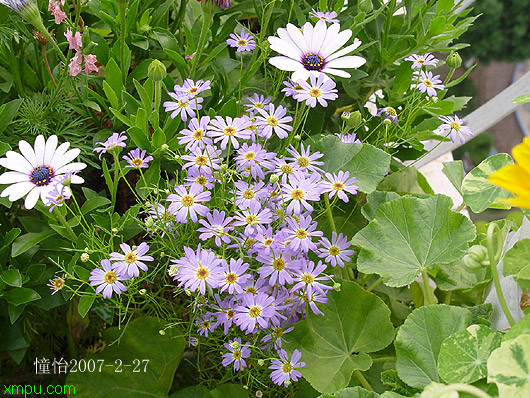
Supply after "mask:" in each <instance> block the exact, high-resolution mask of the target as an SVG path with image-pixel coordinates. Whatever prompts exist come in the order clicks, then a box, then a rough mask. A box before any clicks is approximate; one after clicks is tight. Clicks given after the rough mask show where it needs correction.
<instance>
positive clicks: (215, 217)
mask: <svg viewBox="0 0 530 398" xmlns="http://www.w3.org/2000/svg"><path fill="white" fill-rule="evenodd" d="M232 220H233V217H226V218H225V212H224V211H221V212H220V211H219V210H217V209H214V210H213V214H212V213H207V214H206V220H204V219H203V220H199V223H200V224H202V225H204V227H202V228H199V229H197V232H202V233H201V234H200V235H199V239H200V240H208V239H210V238H211V237H213V236H215V244H216V245H217V247H220V246H221V245H222V243H223V242H224V243H230V237H229V236H227V233H228V231H230V230H231V228H230V227H228V224H230V222H231V221H232Z"/></svg>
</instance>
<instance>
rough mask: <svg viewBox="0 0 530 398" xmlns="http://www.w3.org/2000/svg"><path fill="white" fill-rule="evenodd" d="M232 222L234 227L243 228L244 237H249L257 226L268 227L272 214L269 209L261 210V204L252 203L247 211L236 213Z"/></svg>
mask: <svg viewBox="0 0 530 398" xmlns="http://www.w3.org/2000/svg"><path fill="white" fill-rule="evenodd" d="M235 219H236V220H237V221H235V222H234V226H235V227H243V226H244V227H245V235H246V236H247V237H251V236H252V235H254V233H255V232H256V231H257V228H258V226H260V225H268V224H270V223H271V222H272V213H271V211H270V210H269V209H261V204H259V203H256V202H253V203H251V204H250V207H249V208H248V209H244V210H243V211H240V212H237V213H236V217H235Z"/></svg>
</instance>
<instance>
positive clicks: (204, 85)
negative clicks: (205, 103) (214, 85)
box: [168, 79, 211, 109]
mask: <svg viewBox="0 0 530 398" xmlns="http://www.w3.org/2000/svg"><path fill="white" fill-rule="evenodd" d="M210 83H211V82H210V80H206V81H203V80H197V82H196V83H195V82H194V81H193V80H191V79H186V80H184V83H183V84H182V86H179V85H178V84H175V87H174V88H173V90H175V94H177V96H180V97H182V96H186V97H187V98H189V99H192V98H195V97H196V96H197V95H198V94H200V93H202V92H203V91H206V90H209V89H210ZM168 94H169V93H168ZM170 95H171V94H170ZM201 102H202V101H201ZM199 109H200V108H199Z"/></svg>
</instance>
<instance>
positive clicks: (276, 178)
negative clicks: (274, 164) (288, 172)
mask: <svg viewBox="0 0 530 398" xmlns="http://www.w3.org/2000/svg"><path fill="white" fill-rule="evenodd" d="M279 179H280V177H278V176H277V175H276V174H273V175H271V178H270V182H271V184H276V183H277V182H278V180H279Z"/></svg>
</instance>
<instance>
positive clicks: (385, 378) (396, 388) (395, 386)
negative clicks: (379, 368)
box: [381, 369, 419, 397]
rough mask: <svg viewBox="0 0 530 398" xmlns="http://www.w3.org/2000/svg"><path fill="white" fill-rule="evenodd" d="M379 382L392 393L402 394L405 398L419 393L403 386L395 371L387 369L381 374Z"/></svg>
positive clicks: (403, 383) (405, 385)
mask: <svg viewBox="0 0 530 398" xmlns="http://www.w3.org/2000/svg"><path fill="white" fill-rule="evenodd" d="M381 381H382V382H383V384H384V385H385V387H388V388H389V389H391V390H392V391H393V392H396V393H399V394H404V395H405V396H406V397H410V396H411V395H414V394H416V393H417V392H419V390H417V389H415V388H412V387H410V386H408V385H407V384H405V382H404V381H403V380H401V379H400V378H399V376H398V374H397V370H396V369H388V370H385V371H383V372H381Z"/></svg>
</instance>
